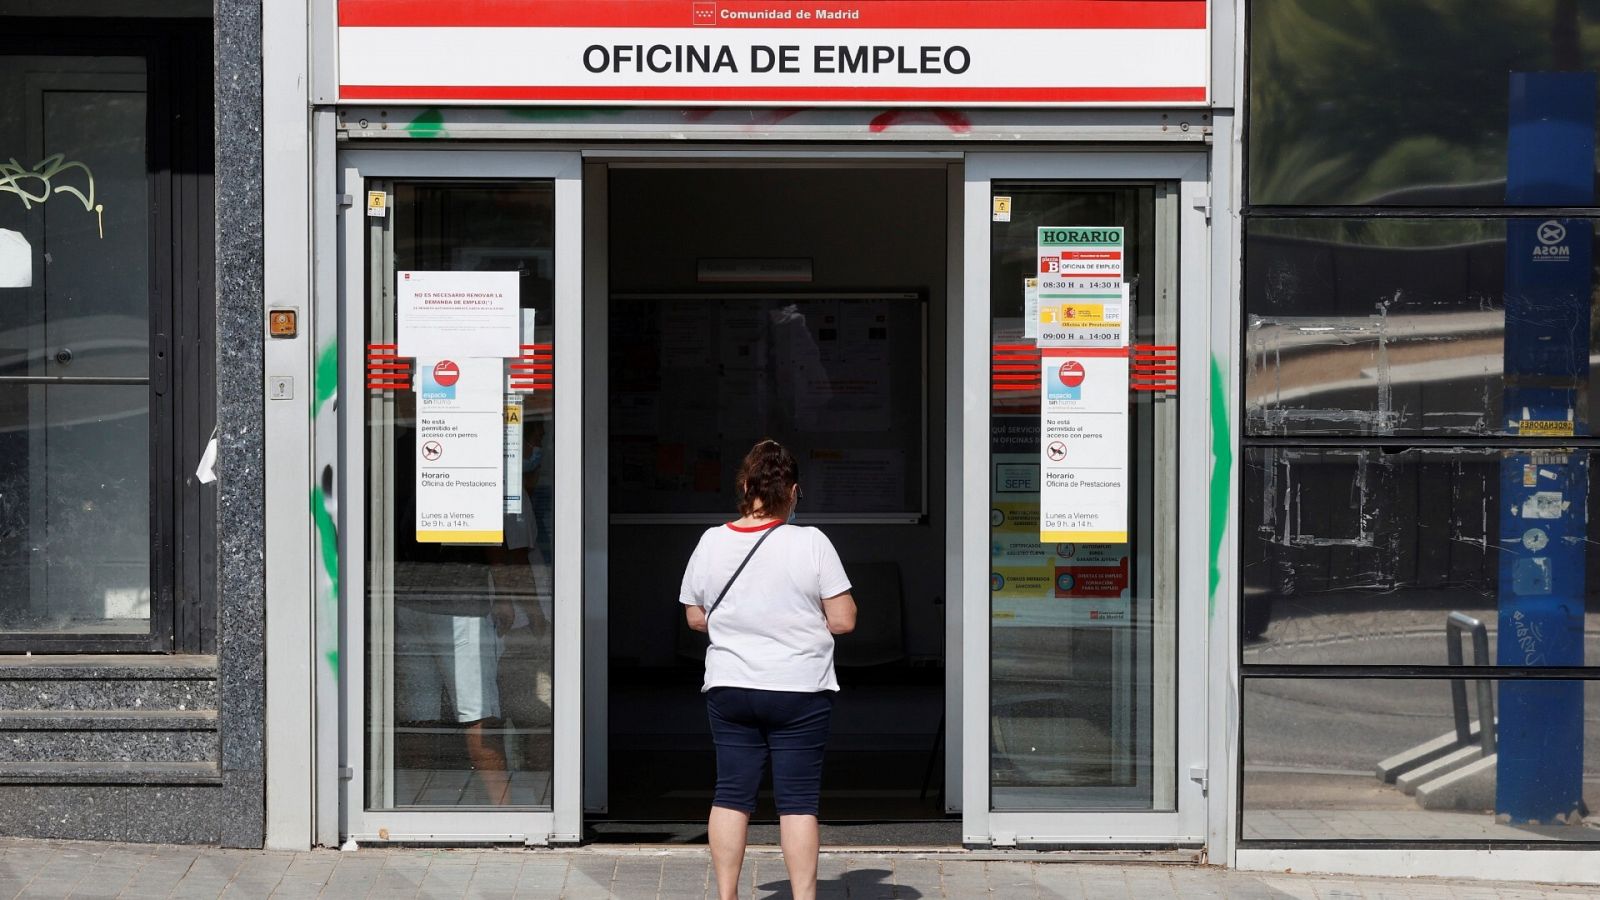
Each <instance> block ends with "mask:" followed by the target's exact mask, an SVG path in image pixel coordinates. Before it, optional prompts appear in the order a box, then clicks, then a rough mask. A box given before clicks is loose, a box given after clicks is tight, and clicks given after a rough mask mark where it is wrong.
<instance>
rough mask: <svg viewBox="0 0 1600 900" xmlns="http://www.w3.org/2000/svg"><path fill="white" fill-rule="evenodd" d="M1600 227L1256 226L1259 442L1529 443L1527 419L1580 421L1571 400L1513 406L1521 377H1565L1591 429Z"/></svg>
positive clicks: (1250, 282) (1577, 222)
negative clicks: (1599, 234) (1375, 438)
mask: <svg viewBox="0 0 1600 900" xmlns="http://www.w3.org/2000/svg"><path fill="white" fill-rule="evenodd" d="M1593 232H1594V224H1593V220H1588V219H1563V220H1549V219H1538V218H1524V219H1502V218H1493V219H1459V218H1436V219H1272V218H1252V219H1250V220H1248V222H1247V226H1246V251H1245V253H1246V259H1247V261H1248V265H1247V268H1246V274H1245V320H1246V330H1245V349H1246V354H1247V356H1246V360H1247V365H1246V375H1245V408H1246V428H1247V429H1248V432H1249V434H1251V435H1427V436H1450V437H1454V436H1495V435H1524V436H1526V435H1528V434H1530V433H1531V431H1532V429H1529V428H1525V427H1524V425H1523V422H1524V420H1534V421H1543V420H1545V419H1548V418H1560V419H1566V418H1567V417H1568V416H1567V413H1566V403H1564V402H1563V403H1562V404H1561V409H1560V410H1559V411H1546V412H1540V411H1537V410H1528V409H1525V408H1524V407H1523V406H1522V405H1520V404H1518V405H1517V408H1515V409H1512V410H1510V411H1509V412H1507V411H1505V410H1504V409H1503V407H1504V402H1503V398H1504V395H1505V392H1506V390H1507V388H1508V384H1509V383H1510V382H1508V373H1509V374H1510V375H1511V376H1513V377H1512V379H1511V381H1514V380H1515V376H1518V375H1519V373H1520V374H1523V375H1533V374H1537V375H1538V376H1539V377H1541V378H1544V379H1546V380H1550V379H1554V380H1553V381H1549V383H1550V385H1551V386H1554V387H1565V388H1567V389H1569V390H1572V391H1573V392H1574V393H1573V396H1576V397H1578V398H1579V409H1580V415H1579V416H1578V418H1579V419H1580V420H1584V419H1586V420H1587V421H1588V422H1595V421H1600V391H1595V390H1592V389H1590V380H1591V378H1592V375H1591V372H1590V370H1589V366H1588V360H1589V357H1590V354H1591V353H1592V352H1593V349H1592V348H1593V346H1594V339H1593V333H1592V327H1591V323H1592V322H1593V321H1594V319H1595V317H1594V315H1593V307H1594V302H1595V301H1594V296H1593V287H1592V286H1593V285H1594V284H1596V283H1597V279H1596V277H1595V273H1594V271H1593V259H1594V258H1595V251H1594V246H1593V244H1594V238H1593ZM1558 235H1559V239H1557V238H1558ZM1546 241H1550V243H1546ZM1508 301H1509V308H1510V309H1511V311H1512V314H1511V315H1510V316H1509V321H1510V322H1511V323H1512V328H1511V330H1510V332H1509V333H1508V331H1507V327H1506V323H1507V321H1508V316H1507V309H1508ZM1530 353H1532V354H1533V355H1531V356H1530ZM1563 373H1564V374H1563ZM1556 382H1559V384H1557V383H1556ZM1573 428H1574V432H1573V433H1576V434H1578V435H1583V434H1585V433H1587V430H1586V428H1585V425H1584V422H1583V421H1579V422H1577V423H1575V424H1574V426H1573Z"/></svg>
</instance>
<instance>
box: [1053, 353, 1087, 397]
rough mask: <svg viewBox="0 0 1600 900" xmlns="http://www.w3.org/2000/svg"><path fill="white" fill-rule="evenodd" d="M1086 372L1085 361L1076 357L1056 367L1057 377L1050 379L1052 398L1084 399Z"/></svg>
mask: <svg viewBox="0 0 1600 900" xmlns="http://www.w3.org/2000/svg"><path fill="white" fill-rule="evenodd" d="M1084 374H1085V373H1084V371H1083V363H1081V362H1078V361H1077V360H1075V359H1069V360H1067V361H1065V362H1063V363H1062V364H1061V366H1060V367H1059V368H1057V369H1056V377H1054V378H1052V379H1050V390H1049V392H1048V394H1049V397H1050V399H1051V400H1082V399H1083V378H1084Z"/></svg>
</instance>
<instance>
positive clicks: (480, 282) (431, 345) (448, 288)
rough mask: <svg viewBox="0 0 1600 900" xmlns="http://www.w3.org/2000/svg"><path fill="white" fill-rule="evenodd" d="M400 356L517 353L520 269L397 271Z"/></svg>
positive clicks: (437, 356) (518, 351) (520, 317)
mask: <svg viewBox="0 0 1600 900" xmlns="http://www.w3.org/2000/svg"><path fill="white" fill-rule="evenodd" d="M395 277H396V279H397V285H398V290H397V291H396V296H397V299H398V301H399V304H398V309H397V310H396V328H397V331H398V334H397V337H398V342H399V344H400V347H399V353H400V355H401V356H409V357H413V358H417V359H421V358H422V357H424V356H426V357H430V358H433V359H439V358H441V357H446V356H448V357H452V358H457V357H470V356H493V357H501V358H506V357H512V356H517V355H519V354H520V353H521V349H520V348H519V347H518V344H520V343H521V340H520V337H521V335H520V332H521V330H522V316H521V312H520V310H519V306H520V300H519V297H518V292H519V280H520V279H521V277H522V276H521V274H520V273H518V272H416V271H413V272H398V273H396V275H395Z"/></svg>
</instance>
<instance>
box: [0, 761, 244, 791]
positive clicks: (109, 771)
mask: <svg viewBox="0 0 1600 900" xmlns="http://www.w3.org/2000/svg"><path fill="white" fill-rule="evenodd" d="M221 783H222V771H221V769H220V767H219V766H218V765H217V763H216V762H214V761H212V762H116V761H111V762H0V784H127V785H138V786H143V785H158V784H174V785H179V784H193V785H212V784H221Z"/></svg>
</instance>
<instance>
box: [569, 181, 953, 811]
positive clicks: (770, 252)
mask: <svg viewBox="0 0 1600 900" xmlns="http://www.w3.org/2000/svg"><path fill="white" fill-rule="evenodd" d="M946 185H947V181H946V171H945V169H944V167H943V166H924V167H907V166H882V167H859V166H858V167H851V168H843V167H767V166H763V167H726V168H712V167H663V166H639V167H628V166H612V167H610V169H609V170H608V175H607V197H608V209H607V220H608V223H607V224H608V230H609V234H608V235H607V241H606V243H607V249H608V261H607V282H608V292H609V297H608V304H609V305H608V310H607V315H606V321H607V335H606V354H607V361H606V366H607V380H608V397H607V402H608V413H609V429H608V432H609V440H608V445H607V447H606V448H605V449H606V453H607V482H608V496H609V501H608V505H609V510H608V512H609V526H608V527H609V531H608V535H607V538H608V541H607V543H608V552H609V557H608V577H607V583H608V590H607V609H606V619H607V632H608V636H609V647H608V666H609V670H608V678H609V722H608V726H607V727H608V745H609V753H608V758H607V769H608V774H609V790H608V795H609V810H608V816H607V817H606V818H605V819H604V820H601V821H599V822H597V823H596V824H595V828H594V832H595V836H596V837H597V839H601V840H606V839H614V840H637V841H660V840H694V839H696V837H697V836H698V835H700V834H702V833H703V832H701V831H696V830H695V826H694V823H703V820H704V816H705V814H706V811H707V809H708V807H709V805H710V801H711V795H712V788H713V785H714V769H715V766H714V757H713V753H712V745H711V740H710V732H709V729H708V727H707V724H706V716H705V710H704V704H703V701H702V697H701V695H700V693H699V686H700V683H701V678H702V675H703V665H704V664H703V657H704V638H703V637H702V636H700V635H697V634H694V633H693V632H690V631H689V630H688V629H687V628H686V626H685V625H684V624H683V615H682V611H681V607H680V606H679V605H678V603H677V593H678V586H679V582H680V580H681V579H682V575H683V566H684V563H685V562H686V561H687V560H688V558H689V555H690V553H691V551H692V550H693V549H694V546H695V543H696V542H697V541H698V539H699V537H700V534H701V533H702V532H703V531H704V530H705V529H706V528H708V527H714V526H716V525H717V524H719V523H722V522H726V521H730V520H732V519H733V518H736V517H737V514H736V512H735V511H734V503H733V499H732V498H733V485H732V481H733V473H734V470H735V469H736V468H737V465H738V461H739V459H740V457H741V456H742V455H743V453H744V451H745V450H746V449H748V448H749V446H750V445H751V444H752V443H753V442H754V441H755V440H756V439H758V438H761V437H768V436H770V437H774V438H777V439H778V440H780V441H783V442H785V443H786V444H788V445H789V446H790V447H791V449H792V450H794V451H795V453H796V455H797V457H799V459H800V465H801V483H802V487H803V490H804V492H805V499H804V500H803V501H802V504H801V506H800V508H799V510H798V519H797V521H798V522H799V523H800V524H810V525H816V526H817V527H819V528H822V529H823V530H824V531H825V532H826V533H827V534H828V536H829V538H830V539H831V540H832V541H833V543H834V545H835V546H836V547H837V548H838V550H839V553H840V556H841V558H842V560H843V561H844V564H845V568H846V571H847V573H848V574H849V576H850V578H851V582H852V584H853V591H854V593H855V595H856V598H857V601H858V604H859V607H860V620H859V624H858V628H857V631H856V632H855V633H854V634H852V635H849V636H846V637H842V638H840V639H839V641H838V644H837V648H836V659H835V663H836V668H837V671H838V678H839V682H840V685H841V692H840V695H839V698H838V701H837V704H836V706H835V711H834V717H833V729H832V736H831V738H830V742H829V746H828V754H827V763H826V769H825V772H824V777H823V800H822V819H823V821H824V823H825V826H826V825H827V824H828V823H836V824H843V823H857V824H861V825H865V824H867V823H899V824H898V825H897V826H895V829H894V830H895V835H894V836H893V837H890V838H888V839H885V835H886V834H887V832H885V831H884V830H882V829H877V830H874V829H872V828H870V827H868V828H851V829H849V830H848V833H849V834H853V835H856V836H857V838H856V839H858V840H867V841H869V842H872V843H888V842H895V843H916V842H921V841H927V842H936V843H954V842H956V841H957V840H958V834H957V830H956V828H955V825H954V821H953V820H950V821H949V822H948V827H947V823H946V821H945V812H946V809H947V804H946V802H945V797H944V795H943V784H944V746H945V740H946V729H945V720H944V711H945V659H944V651H945V647H946V631H945V629H946V609H947V607H946V604H945V596H944V595H945V584H946V582H945V562H944V560H945V534H946V526H947V523H946V521H945V509H946V496H945V492H946V483H945V478H944V477H943V473H944V472H945V449H946V448H945V441H944V436H945V431H946V429H945V417H946V413H945V409H946V397H945V390H944V385H945V371H946V348H945V346H944V340H943V336H944V334H945V329H944V327H943V325H942V323H943V322H944V321H945V316H946V309H947V303H948V297H947V295H946V285H947V279H948V274H947V273H948V265H947V264H948V254H949V253H950V252H951V248H950V247H949V246H948V226H949V210H948V208H947V206H948V203H947V196H948V195H947V187H946ZM761 802H762V806H761V807H760V809H758V811H757V814H756V819H755V821H756V822H757V823H759V822H761V821H762V820H763V819H768V820H771V819H772V817H773V815H774V813H773V811H772V807H771V799H770V796H768V795H767V794H766V793H765V792H764V793H763V796H762V801H761ZM934 822H938V823H939V824H938V825H937V826H934V825H932V824H930V823H934ZM668 823H685V826H684V827H682V828H674V827H671V826H670V825H669V824H668ZM911 823H922V825H923V826H925V827H924V828H923V830H922V831H921V832H920V838H921V839H920V840H919V832H917V831H916V830H915V829H916V828H917V827H918V826H916V825H912V824H911ZM908 827H909V828H912V829H913V830H912V831H909V832H908V831H907V830H906V829H907V828H908ZM946 831H948V834H946V833H945V832H946ZM843 834H844V833H843V832H838V831H836V832H835V833H834V838H833V839H834V840H848V839H849V838H848V837H843ZM752 837H753V839H756V840H760V837H761V829H760V828H759V826H758V827H756V828H755V829H753V831H752ZM827 839H829V838H828V836H826V835H825V840H827Z"/></svg>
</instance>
